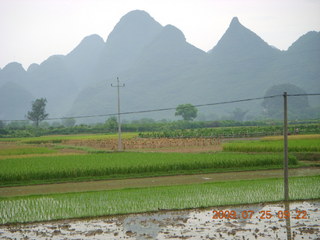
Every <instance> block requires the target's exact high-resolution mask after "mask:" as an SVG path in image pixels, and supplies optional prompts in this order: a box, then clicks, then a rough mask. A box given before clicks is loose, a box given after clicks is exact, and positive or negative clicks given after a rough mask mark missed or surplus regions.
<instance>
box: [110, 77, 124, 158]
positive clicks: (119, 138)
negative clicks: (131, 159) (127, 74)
mask: <svg viewBox="0 0 320 240" xmlns="http://www.w3.org/2000/svg"><path fill="white" fill-rule="evenodd" d="M124 86H125V85H124V84H121V85H120V82H119V78H118V77H117V84H116V85H113V84H111V87H116V88H117V89H118V151H119V152H120V151H122V141H121V120H120V88H121V87H124Z"/></svg>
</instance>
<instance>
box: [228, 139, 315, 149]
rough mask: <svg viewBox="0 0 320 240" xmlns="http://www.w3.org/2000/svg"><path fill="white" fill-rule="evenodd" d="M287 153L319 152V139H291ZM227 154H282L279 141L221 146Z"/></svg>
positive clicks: (281, 146) (235, 143)
mask: <svg viewBox="0 0 320 240" xmlns="http://www.w3.org/2000/svg"><path fill="white" fill-rule="evenodd" d="M288 147H289V152H320V138H318V139H292V140H289V142H288ZM223 150H224V151H227V152H282V151H283V141H281V140H274V141H269V140H260V141H259V140H258V141H242V142H232V143H225V144H223Z"/></svg>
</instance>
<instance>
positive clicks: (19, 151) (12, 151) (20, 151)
mask: <svg viewBox="0 0 320 240" xmlns="http://www.w3.org/2000/svg"><path fill="white" fill-rule="evenodd" d="M55 152H56V150H54V149H49V148H45V147H19V146H18V147H11V148H0V156H12V155H25V154H44V153H55Z"/></svg>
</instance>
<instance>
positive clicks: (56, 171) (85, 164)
mask: <svg viewBox="0 0 320 240" xmlns="http://www.w3.org/2000/svg"><path fill="white" fill-rule="evenodd" d="M282 159H283V157H282V155H281V154H246V153H224V152H222V153H215V154H211V153H197V154H196V153H135V152H130V153H125V152H123V153H107V154H86V155H68V156H49V157H48V156H42V157H39V156H37V157H26V158H9V159H2V160H0V182H1V183H0V184H1V185H7V186H8V185H15V184H30V183H34V182H36V183H42V182H61V181H75V180H77V179H78V180H79V179H80V180H84V179H110V178H119V177H120V178H128V177H142V176H158V175H175V174H182V173H199V172H208V171H210V172H223V171H230V170H237V171H239V170H255V169H265V168H280V167H281V166H282V162H283V160H282ZM289 163H290V164H291V165H296V164H298V161H297V159H296V158H295V157H294V156H290V158H289Z"/></svg>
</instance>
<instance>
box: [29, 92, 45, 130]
mask: <svg viewBox="0 0 320 240" xmlns="http://www.w3.org/2000/svg"><path fill="white" fill-rule="evenodd" d="M46 103H47V99H45V98H40V99H36V100H35V101H33V102H32V110H31V111H30V112H28V114H27V118H28V119H29V120H31V121H33V122H34V124H35V126H36V127H39V123H40V122H41V121H43V120H44V119H46V118H47V117H48V115H49V114H47V113H46V110H45V108H46Z"/></svg>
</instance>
